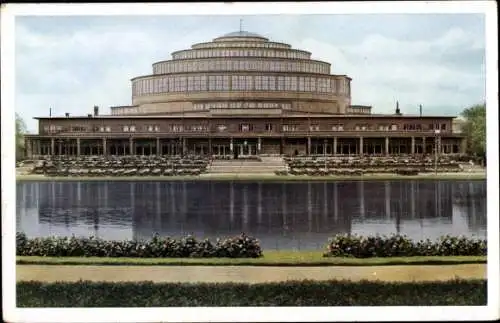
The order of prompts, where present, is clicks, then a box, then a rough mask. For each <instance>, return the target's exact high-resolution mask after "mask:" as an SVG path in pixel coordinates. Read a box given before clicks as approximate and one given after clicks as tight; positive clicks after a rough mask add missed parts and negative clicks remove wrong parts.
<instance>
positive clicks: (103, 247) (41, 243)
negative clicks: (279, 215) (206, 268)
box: [16, 233, 262, 258]
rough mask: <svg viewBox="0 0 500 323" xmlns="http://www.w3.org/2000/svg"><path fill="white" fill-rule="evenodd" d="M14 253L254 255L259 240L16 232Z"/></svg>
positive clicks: (53, 255) (34, 254)
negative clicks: (136, 238)
mask: <svg viewBox="0 0 500 323" xmlns="http://www.w3.org/2000/svg"><path fill="white" fill-rule="evenodd" d="M16 255H18V256H51V257H138V258H155V257H156V258H166V257H170V258H190V257H198V258H208V257H224V258H257V257H261V256H262V250H261V248H260V244H259V241H258V240H257V239H255V238H253V237H249V236H247V235H245V234H241V235H239V236H237V237H233V238H228V239H217V241H216V243H215V244H214V243H212V242H211V241H209V240H208V239H207V240H197V239H196V238H194V237H192V236H187V237H185V238H181V239H172V238H169V237H166V238H163V237H159V236H158V235H155V236H154V237H153V239H151V240H149V241H133V240H126V241H105V240H101V239H97V238H94V237H90V238H76V237H74V236H73V237H71V238H69V237H63V238H58V237H49V238H33V239H29V238H28V237H27V236H26V235H25V234H24V233H17V235H16Z"/></svg>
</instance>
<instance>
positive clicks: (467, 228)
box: [16, 180, 486, 250]
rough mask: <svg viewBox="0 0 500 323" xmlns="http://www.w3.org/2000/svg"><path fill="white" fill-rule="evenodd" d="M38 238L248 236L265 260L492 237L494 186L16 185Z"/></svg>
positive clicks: (27, 228) (22, 223)
mask: <svg viewBox="0 0 500 323" xmlns="http://www.w3.org/2000/svg"><path fill="white" fill-rule="evenodd" d="M16 189H17V218H16V219H17V231H23V232H25V233H26V234H27V235H28V236H29V237H44V236H50V235H56V236H71V235H73V234H74V235H76V236H90V235H94V236H97V237H100V238H103V239H118V240H123V239H149V238H151V237H152V235H153V234H154V233H156V232H157V233H159V234H161V235H164V236H171V237H179V236H184V235H187V234H193V235H195V236H196V237H199V238H205V237H206V238H211V239H215V238H216V237H228V236H234V235H238V234H240V233H241V232H245V233H247V234H249V235H253V236H255V237H257V238H258V239H259V240H260V241H261V245H262V247H263V249H264V250H269V249H281V250H284V249H287V250H291V249H298V250H317V249H322V248H323V247H324V245H325V243H326V242H327V241H328V238H329V237H331V236H332V235H334V234H336V233H352V234H361V235H374V234H391V233H400V234H406V235H408V236H409V237H410V238H413V239H426V238H429V239H436V238H438V237H439V236H441V235H444V234H452V235H466V236H469V237H479V238H485V237H486V181H485V180H477V181H471V180H464V181H461V180H443V181H439V180H436V181H432V180H405V181H403V180H401V181H338V182H316V181H315V182H229V181H221V182H217V181H213V182H205V181H203V182H180V181H172V182H166V181H159V182H125V181H114V182H113V181H111V182H105V181H77V180H75V181H60V182H58V181H52V182H47V181H43V182H35V181H33V182H18V183H17V188H16Z"/></svg>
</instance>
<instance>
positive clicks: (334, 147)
mask: <svg viewBox="0 0 500 323" xmlns="http://www.w3.org/2000/svg"><path fill="white" fill-rule="evenodd" d="M333 154H334V155H337V137H333Z"/></svg>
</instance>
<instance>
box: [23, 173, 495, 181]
mask: <svg viewBox="0 0 500 323" xmlns="http://www.w3.org/2000/svg"><path fill="white" fill-rule="evenodd" d="M426 179H428V180H485V179H486V172H474V173H472V172H471V173H468V172H461V173H438V174H434V173H426V174H419V175H415V176H405V175H398V174H366V175H354V176H342V175H329V176H305V175H285V176H278V175H275V174H202V175H199V176H120V177H115V176H99V177H83V176H82V177H80V176H78V177H66V176H50V177H49V176H44V175H19V174H18V175H16V181H20V182H21V181H106V182H107V181H147V182H151V181H275V182H287V181H301V182H303V181H360V180H366V181H370V180H426Z"/></svg>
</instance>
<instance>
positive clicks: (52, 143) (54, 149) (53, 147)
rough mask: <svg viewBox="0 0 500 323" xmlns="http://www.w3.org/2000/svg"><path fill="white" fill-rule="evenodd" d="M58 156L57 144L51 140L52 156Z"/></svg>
mask: <svg viewBox="0 0 500 323" xmlns="http://www.w3.org/2000/svg"><path fill="white" fill-rule="evenodd" d="M55 154H56V143H55V141H54V138H50V155H51V156H54V155H55Z"/></svg>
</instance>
